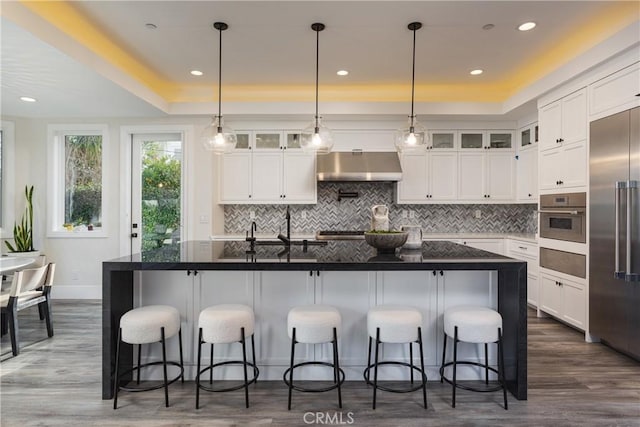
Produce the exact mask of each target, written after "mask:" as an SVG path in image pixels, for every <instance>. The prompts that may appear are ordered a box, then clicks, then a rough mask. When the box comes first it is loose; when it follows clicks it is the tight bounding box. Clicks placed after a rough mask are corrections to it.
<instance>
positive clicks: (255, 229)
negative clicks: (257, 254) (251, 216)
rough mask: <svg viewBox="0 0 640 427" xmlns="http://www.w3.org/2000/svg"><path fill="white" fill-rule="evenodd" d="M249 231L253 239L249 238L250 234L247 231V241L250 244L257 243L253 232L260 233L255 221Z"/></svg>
mask: <svg viewBox="0 0 640 427" xmlns="http://www.w3.org/2000/svg"><path fill="white" fill-rule="evenodd" d="M249 230H251V237H249V232H248V231H247V233H246V237H245V240H246V241H248V242H255V241H256V238H255V237H254V235H253V232H254V231H256V232H257V231H258V225H257V224H256V222H255V221H251V226H249Z"/></svg>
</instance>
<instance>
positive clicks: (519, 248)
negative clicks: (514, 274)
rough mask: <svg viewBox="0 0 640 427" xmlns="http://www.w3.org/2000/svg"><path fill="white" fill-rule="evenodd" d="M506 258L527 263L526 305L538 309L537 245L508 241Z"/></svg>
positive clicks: (520, 241) (513, 240) (514, 240)
mask: <svg viewBox="0 0 640 427" xmlns="http://www.w3.org/2000/svg"><path fill="white" fill-rule="evenodd" d="M506 244H507V251H506V254H507V256H509V257H511V258H515V259H519V260H522V261H526V262H527V303H528V304H529V305H531V306H533V307H536V308H537V307H538V304H539V291H538V244H537V243H531V242H528V241H522V240H516V239H508V240H507V242H506Z"/></svg>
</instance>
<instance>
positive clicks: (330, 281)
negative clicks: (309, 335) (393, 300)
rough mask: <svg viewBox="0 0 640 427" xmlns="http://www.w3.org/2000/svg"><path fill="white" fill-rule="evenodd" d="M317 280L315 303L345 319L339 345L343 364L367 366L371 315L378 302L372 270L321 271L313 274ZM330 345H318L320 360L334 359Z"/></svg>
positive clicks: (318, 357)
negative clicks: (330, 309) (328, 308)
mask: <svg viewBox="0 0 640 427" xmlns="http://www.w3.org/2000/svg"><path fill="white" fill-rule="evenodd" d="M313 274H314V276H315V278H316V280H315V303H316V304H326V305H330V306H332V307H335V308H337V309H338V311H339V312H340V316H341V317H342V331H341V333H340V338H339V340H338V341H339V342H338V347H339V351H340V364H341V365H342V368H343V369H347V368H348V367H349V366H366V365H367V345H368V334H367V316H366V313H367V312H368V311H369V309H370V308H371V307H373V306H375V305H376V303H375V274H376V273H374V272H368V271H321V272H320V275H319V276H318V275H316V272H313ZM330 349H331V347H330V346H329V345H317V346H316V348H315V350H316V353H315V356H316V360H323V361H328V360H331V359H332V358H333V356H332V353H331V352H330V351H329V350H330Z"/></svg>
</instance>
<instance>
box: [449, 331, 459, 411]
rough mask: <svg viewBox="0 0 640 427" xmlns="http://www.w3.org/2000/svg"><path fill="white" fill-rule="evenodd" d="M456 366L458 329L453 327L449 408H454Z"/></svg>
mask: <svg viewBox="0 0 640 427" xmlns="http://www.w3.org/2000/svg"><path fill="white" fill-rule="evenodd" d="M457 365H458V327H457V326H456V327H455V332H454V337H453V393H452V397H451V407H453V408H455V407H456V385H457V382H456V367H457Z"/></svg>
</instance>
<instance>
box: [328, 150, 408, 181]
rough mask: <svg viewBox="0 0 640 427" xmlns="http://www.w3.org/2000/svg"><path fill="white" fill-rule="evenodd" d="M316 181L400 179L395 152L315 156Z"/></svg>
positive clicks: (399, 168)
mask: <svg viewBox="0 0 640 427" xmlns="http://www.w3.org/2000/svg"><path fill="white" fill-rule="evenodd" d="M317 171H318V181H401V180H402V168H401V167H400V159H399V158H398V154H397V153H395V152H363V151H345V152H332V153H329V154H324V155H319V156H318V157H317Z"/></svg>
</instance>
